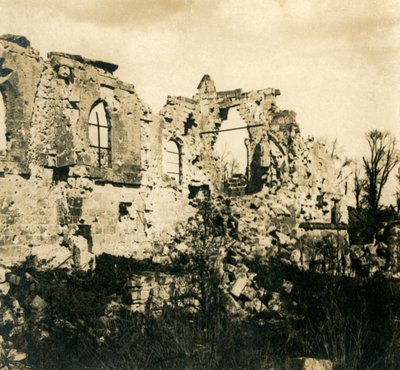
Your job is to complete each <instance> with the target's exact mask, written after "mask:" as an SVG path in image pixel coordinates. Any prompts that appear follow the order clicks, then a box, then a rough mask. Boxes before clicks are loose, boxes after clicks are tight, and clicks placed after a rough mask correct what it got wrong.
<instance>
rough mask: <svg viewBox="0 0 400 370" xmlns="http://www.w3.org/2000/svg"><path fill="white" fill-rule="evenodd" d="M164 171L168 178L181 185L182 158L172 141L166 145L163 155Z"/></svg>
mask: <svg viewBox="0 0 400 370" xmlns="http://www.w3.org/2000/svg"><path fill="white" fill-rule="evenodd" d="M164 161H165V171H166V173H167V175H168V176H169V177H172V178H173V179H175V180H176V181H177V182H178V183H179V184H181V183H182V158H181V147H180V146H179V145H178V144H177V143H176V142H175V141H174V140H170V141H168V143H167V147H166V148H165V153H164Z"/></svg>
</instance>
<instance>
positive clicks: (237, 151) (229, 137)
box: [214, 109, 249, 180]
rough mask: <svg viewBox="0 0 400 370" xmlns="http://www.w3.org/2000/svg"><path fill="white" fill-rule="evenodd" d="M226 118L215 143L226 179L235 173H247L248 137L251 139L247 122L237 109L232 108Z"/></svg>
mask: <svg viewBox="0 0 400 370" xmlns="http://www.w3.org/2000/svg"><path fill="white" fill-rule="evenodd" d="M226 115H227V116H226V120H225V121H223V122H222V125H221V130H226V131H221V132H219V133H218V138H217V141H216V143H215V145H214V150H215V154H216V156H217V158H218V166H219V167H220V172H221V174H222V175H223V177H224V179H225V180H227V179H229V178H230V177H232V176H233V175H244V176H245V175H246V174H247V167H248V158H247V156H248V153H247V147H246V144H245V142H246V139H247V140H248V139H249V133H248V129H247V128H246V126H247V124H246V122H244V120H243V119H242V118H241V117H240V114H239V112H238V111H237V110H236V109H230V110H229V112H228V113H226Z"/></svg>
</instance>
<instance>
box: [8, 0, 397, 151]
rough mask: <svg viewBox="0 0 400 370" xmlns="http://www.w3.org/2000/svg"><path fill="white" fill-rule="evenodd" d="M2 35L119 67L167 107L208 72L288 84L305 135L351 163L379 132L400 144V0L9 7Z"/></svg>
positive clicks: (193, 0) (154, 103) (219, 79)
mask: <svg viewBox="0 0 400 370" xmlns="http://www.w3.org/2000/svg"><path fill="white" fill-rule="evenodd" d="M0 33H15V34H22V35H25V36H27V37H28V39H30V41H31V43H32V46H33V47H35V48H36V49H39V50H40V52H41V53H42V55H43V56H45V55H46V53H47V52H48V51H64V52H67V53H71V54H81V55H84V56H86V57H89V58H96V59H102V60H105V61H109V62H113V63H116V64H118V65H119V66H120V67H119V69H118V71H117V72H116V74H117V75H118V77H120V78H121V79H122V80H124V81H126V82H131V83H133V84H135V85H136V89H137V91H138V93H139V95H140V96H141V97H142V99H143V100H144V101H146V102H147V103H148V104H150V106H151V107H152V108H153V111H155V112H158V111H159V110H160V108H161V107H162V105H163V104H164V102H165V100H166V97H167V95H184V96H189V97H191V96H192V95H193V94H194V93H195V88H196V86H197V84H198V82H199V81H200V79H201V77H202V76H203V74H205V73H208V74H210V75H211V77H212V78H213V79H214V81H215V83H216V86H217V89H218V90H229V89H234V88H239V87H241V88H243V89H244V90H252V89H261V88H266V87H274V88H278V89H280V90H281V92H282V95H281V96H280V97H279V98H278V106H279V107H280V108H282V109H292V110H294V111H296V112H297V118H298V123H299V124H300V128H301V131H302V133H303V134H304V135H308V134H312V135H314V136H316V137H320V136H328V137H329V138H335V137H338V139H339V143H340V145H341V146H342V147H343V151H344V153H345V154H346V155H348V156H351V157H355V156H360V155H361V154H363V153H365V151H366V144H365V139H364V133H365V132H366V131H367V130H369V129H372V128H380V129H387V130H390V131H391V132H393V133H394V134H395V135H396V137H397V138H398V140H399V141H400V0H353V1H348V0H68V1H66V0H63V1H59V0H0Z"/></svg>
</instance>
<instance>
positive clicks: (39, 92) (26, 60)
mask: <svg viewBox="0 0 400 370" xmlns="http://www.w3.org/2000/svg"><path fill="white" fill-rule="evenodd" d="M117 68H118V66H117V65H114V64H111V63H107V62H103V61H98V60H90V59H86V58H84V57H81V56H78V55H69V54H64V53H59V52H51V53H49V54H48V56H47V59H44V58H43V57H41V56H40V54H39V52H38V51H37V50H35V49H34V48H32V47H31V46H30V42H29V41H28V40H27V39H26V38H25V37H22V36H14V35H4V36H1V37H0V189H1V191H0V250H1V253H0V263H1V264H2V266H3V267H2V269H1V270H0V271H3V272H5V271H7V269H8V268H9V267H10V266H12V265H13V264H16V263H18V262H21V261H22V260H24V259H25V258H26V257H27V256H32V255H33V256H36V257H37V258H38V259H40V260H45V261H46V263H47V266H48V267H49V268H51V267H59V266H66V267H67V266H69V267H73V266H75V267H79V268H82V269H90V268H93V267H94V265H95V256H96V255H100V254H102V253H108V254H113V255H123V256H129V257H133V258H136V259H145V258H152V259H153V261H154V262H161V263H168V262H169V261H170V260H171V255H173V254H174V253H175V254H177V253H185V251H186V250H187V248H188V247H187V245H186V244H185V240H183V241H182V240H181V242H180V243H175V245H174V244H173V242H174V240H177V234H179V228H180V227H182V225H183V224H185V223H187V221H188V220H189V224H190V222H194V223H196V222H195V218H194V215H195V213H196V208H195V207H194V206H193V199H195V198H196V197H198V196H201V194H203V193H205V192H207V193H211V194H212V196H213V197H214V198H216V199H217V198H218V197H220V198H219V199H222V201H221V204H222V203H224V202H225V203H226V199H229V212H228V213H229V216H226V215H225V216H226V217H228V218H229V217H231V219H234V220H235V221H234V224H235V228H236V229H237V230H236V231H237V232H240V233H242V234H243V235H246V238H244V239H243V238H242V240H239V241H238V243H236V245H235V247H234V248H233V247H232V248H230V249H229V250H227V251H226V254H227V255H228V254H229V256H230V260H231V263H225V264H223V265H222V266H220V267H221V268H220V269H221V273H222V275H223V276H224V284H225V285H226V290H227V292H229V294H228V295H227V300H228V302H227V304H228V306H230V307H231V308H232V311H237V312H238V311H243V312H244V311H249V312H253V311H256V312H259V311H261V310H263V309H271V310H278V309H279V292H275V293H274V295H273V296H272V297H271V299H270V301H269V303H268V304H267V305H265V304H264V303H263V302H262V298H263V294H264V293H263V292H262V291H261V290H260V289H259V288H258V287H257V284H256V282H255V281H254V276H253V275H254V274H252V273H251V272H249V271H248V268H247V267H246V266H245V265H244V264H243V263H242V262H241V259H242V257H243V256H246V258H247V257H250V258H251V256H253V257H254V256H257V257H260V258H264V259H266V260H268V258H271V257H273V256H276V255H279V256H281V258H283V259H284V260H286V261H288V263H293V264H296V265H298V266H302V267H304V268H311V267H312V264H313V263H315V261H319V260H321V258H322V257H321V253H320V252H315V248H314V249H310V250H308V249H307V246H309V245H310V244H312V243H313V242H315V241H316V240H319V241H321V240H323V239H324V238H328V239H329V238H330V239H331V240H338V236H340V239H341V240H342V241H344V244H346V241H347V231H346V222H347V202H348V199H347V197H348V190H347V177H348V172H349V170H348V169H347V168H345V167H343V166H342V164H341V162H340V160H339V159H338V158H337V157H335V156H334V155H332V153H329V151H328V150H327V148H326V147H325V146H324V145H323V144H321V143H319V142H318V141H316V140H314V139H313V138H303V137H302V136H301V135H300V129H299V126H298V124H297V123H296V114H295V113H294V112H293V111H288V110H280V109H279V107H278V106H277V104H276V100H277V97H278V96H279V95H280V91H279V90H277V89H273V88H267V89H263V90H257V91H250V92H244V91H242V90H241V89H236V90H232V91H217V89H216V87H215V84H214V81H213V80H212V79H211V77H210V76H208V75H205V76H204V77H203V78H202V79H201V81H200V83H199V85H198V87H197V92H196V93H195V95H194V96H193V97H192V98H187V97H181V96H177V97H173V96H169V97H168V98H167V102H166V104H165V106H164V107H163V108H162V110H161V112H160V113H159V114H154V113H152V112H151V110H150V109H149V107H148V106H147V105H146V104H145V103H144V102H142V101H141V99H140V98H139V96H138V94H137V93H136V91H135V87H134V86H133V85H131V84H127V83H124V82H122V81H120V80H119V79H118V78H117V77H115V76H114V74H113V73H114V72H115V70H116V69H117ZM234 110H235V111H237V112H238V114H239V116H240V118H241V120H242V121H243V126H244V127H243V128H242V132H244V133H246V134H247V136H246V139H243V142H242V144H243V145H245V147H246V152H247V158H246V159H245V160H246V163H247V165H246V170H245V173H244V174H239V173H232V174H231V175H230V177H229V178H227V177H226V174H225V173H224V169H223V164H222V163H221V158H220V156H219V155H218V153H217V151H216V150H215V145H216V142H217V139H218V137H219V135H224V122H225V121H226V120H227V119H228V115H229V114H230V112H232V111H234ZM225 131H226V130H225ZM243 137H245V136H243ZM221 207H222V208H221V209H222V211H221V212H222V213H224V212H223V206H221ZM222 218H224V216H222ZM194 227H196V225H194ZM178 239H179V238H178ZM342 244H343V243H342ZM155 246H161V248H159V247H155ZM337 247H338V248H339V246H337ZM341 253H342V254H343V256H345V253H344V252H343V251H341ZM172 257H173V256H172ZM344 259H345V258H344ZM328 268H329V266H328ZM3 275H4V277H3V278H2V279H1V281H0V286H1V291H2V294H7V292H8V290H9V287H10V284H11V285H13V284H14V285H15V284H17V285H18V281H14V280H15V279H17V278H18V277H15V279H14V278H13V277H12V276H11V275H9V274H7V275H6V274H5V273H4V274H3ZM6 276H8V278H6ZM13 279H14V280H13ZM171 279H172V278H171V276H164V275H162V274H159V273H149V274H148V275H140V276H139V275H137V276H132V281H131V282H130V283H129V284H128V289H130V291H131V293H132V301H133V308H134V309H136V310H143V309H144V307H145V305H146V302H147V301H148V299H149V297H150V296H152V297H153V299H154V297H155V296H156V297H157V299H158V298H160V299H161V301H166V300H168V299H169V297H170V295H171V284H172V283H171ZM17 280H18V279H17ZM178 285H179V284H178ZM282 289H283V290H285V291H288V290H290V283H289V282H287V284H286V285H285V286H283V287H282ZM156 292H158V293H156ZM36 304H37V305H42V304H45V302H44V303H43V302H41V298H40V297H38V298H37V299H36V301H35V305H36ZM267 306H269V307H267Z"/></svg>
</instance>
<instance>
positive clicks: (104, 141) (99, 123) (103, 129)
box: [89, 101, 111, 167]
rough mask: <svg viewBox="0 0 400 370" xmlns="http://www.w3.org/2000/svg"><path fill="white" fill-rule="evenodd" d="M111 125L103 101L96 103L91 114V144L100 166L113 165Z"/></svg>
mask: <svg viewBox="0 0 400 370" xmlns="http://www.w3.org/2000/svg"><path fill="white" fill-rule="evenodd" d="M110 133H111V125H110V122H109V119H108V117H107V111H106V107H105V104H104V102H103V101H100V102H98V103H96V104H95V105H94V106H93V108H92V110H91V112H90V115H89V140H90V146H91V147H92V148H94V149H95V151H96V157H97V158H96V161H97V165H98V167H109V166H110V165H111V137H110Z"/></svg>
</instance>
